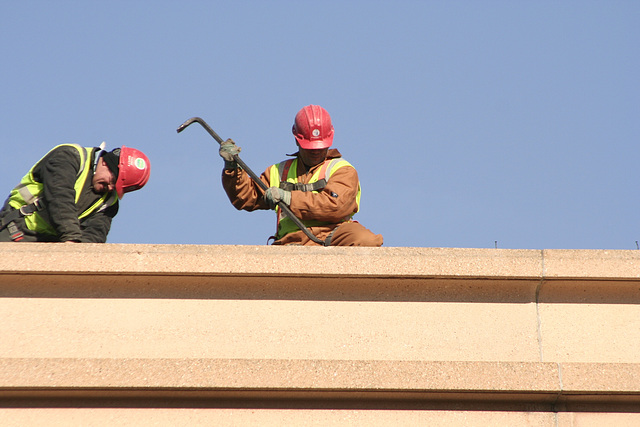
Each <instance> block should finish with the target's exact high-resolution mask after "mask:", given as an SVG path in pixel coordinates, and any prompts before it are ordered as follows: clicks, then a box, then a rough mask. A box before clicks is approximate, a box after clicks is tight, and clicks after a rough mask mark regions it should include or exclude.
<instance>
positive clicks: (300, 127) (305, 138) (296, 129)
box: [292, 105, 333, 150]
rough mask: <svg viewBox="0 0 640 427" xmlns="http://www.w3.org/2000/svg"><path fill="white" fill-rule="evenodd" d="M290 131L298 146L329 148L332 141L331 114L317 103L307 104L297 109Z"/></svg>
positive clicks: (313, 148)
mask: <svg viewBox="0 0 640 427" xmlns="http://www.w3.org/2000/svg"><path fill="white" fill-rule="evenodd" d="M292 131H293V135H294V136H295V138H296V141H298V144H300V147H302V148H304V149H306V150H317V149H321V148H329V147H331V144H332V143H333V125H332V124H331V116H329V113H327V110H325V109H324V108H322V107H321V106H319V105H307V106H306V107H304V108H302V110H300V111H298V114H296V120H295V122H294V123H293V129H292Z"/></svg>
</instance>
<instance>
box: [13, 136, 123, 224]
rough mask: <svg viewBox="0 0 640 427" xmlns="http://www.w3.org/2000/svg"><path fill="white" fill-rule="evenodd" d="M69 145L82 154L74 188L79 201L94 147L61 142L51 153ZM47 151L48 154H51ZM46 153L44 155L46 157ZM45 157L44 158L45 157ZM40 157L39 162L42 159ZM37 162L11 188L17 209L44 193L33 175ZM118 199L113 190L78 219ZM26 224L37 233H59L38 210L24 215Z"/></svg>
mask: <svg viewBox="0 0 640 427" xmlns="http://www.w3.org/2000/svg"><path fill="white" fill-rule="evenodd" d="M63 146H68V147H74V148H75V149H76V150H78V153H79V154H80V171H78V174H77V175H76V182H75V185H74V190H75V191H76V197H75V202H76V203H78V200H79V199H80V194H81V193H82V188H83V187H84V185H85V183H86V181H87V178H88V176H89V172H91V170H92V169H93V165H91V164H90V163H91V152H92V151H93V148H85V147H81V146H80V145H78V144H60V145H57V146H55V147H53V148H52V149H51V150H50V151H49V153H50V152H51V151H53V150H55V149H56V148H59V147H63ZM49 153H47V155H48V154H49ZM47 155H45V156H44V157H46V156H47ZM44 157H43V158H42V159H44ZM42 159H40V160H39V161H38V163H40V161H41V160H42ZM38 163H36V164H35V165H34V166H33V167H32V168H31V170H29V172H28V173H27V174H26V175H25V176H24V177H23V178H22V180H20V184H18V185H17V186H16V187H15V188H14V189H13V190H11V194H10V196H9V205H10V206H11V207H13V208H15V209H20V208H21V207H22V206H25V205H29V204H31V203H34V202H36V200H37V199H39V198H40V196H41V194H42V190H43V188H44V184H43V183H41V182H38V181H36V180H35V178H34V176H33V170H34V169H35V167H36V165H37V164H38ZM117 200H118V198H117V195H116V193H115V191H111V192H108V193H105V194H104V195H103V196H102V197H101V198H100V199H99V200H97V201H96V202H95V203H94V204H93V205H91V206H90V207H89V208H88V209H87V210H85V211H84V212H82V213H81V214H80V215H79V216H78V219H82V218H84V217H86V216H88V215H90V214H91V213H93V212H95V211H96V210H98V209H99V208H101V207H102V206H105V205H106V206H111V205H113V204H114V203H116V201H117ZM45 209H46V207H45ZM24 220H25V224H26V226H27V228H28V229H29V230H32V231H35V232H36V233H41V234H51V235H54V236H55V235H57V232H56V230H55V229H54V228H53V226H51V224H49V223H48V222H47V221H45V220H44V219H43V218H42V216H40V215H39V214H38V212H34V213H33V214H31V215H27V216H25V217H24Z"/></svg>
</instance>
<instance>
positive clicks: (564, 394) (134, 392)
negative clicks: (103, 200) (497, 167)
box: [0, 243, 640, 425]
mask: <svg viewBox="0 0 640 427" xmlns="http://www.w3.org/2000/svg"><path fill="white" fill-rule="evenodd" d="M0 318H2V319H3V322H2V324H0V342H1V343H2V344H3V345H2V346H0V406H2V407H4V408H5V409H4V410H0V417H2V414H11V415H10V416H17V415H19V414H21V413H20V412H19V410H18V409H19V408H25V409H24V410H25V411H28V408H31V409H33V408H41V409H46V408H49V409H51V410H54V409H64V410H69V411H71V410H72V408H81V407H82V408H103V409H105V410H106V411H105V412H102V413H103V414H109V415H105V416H120V413H119V412H118V410H119V409H121V408H136V409H142V408H156V409H159V410H160V409H163V408H164V409H185V408H203V409H205V410H206V409H211V410H213V412H207V417H209V416H211V418H210V419H218V420H219V419H222V418H224V417H225V416H226V415H225V414H227V413H226V412H224V409H228V408H244V409H250V410H253V409H254V408H255V409H259V408H262V409H264V408H272V409H274V410H283V411H286V410H288V409H291V410H292V411H294V412H296V413H299V414H303V413H305V412H304V411H305V410H307V409H309V408H314V409H324V410H328V411H331V410H334V409H347V410H349V411H350V412H348V414H349V417H351V416H355V414H356V413H357V411H358V410H359V409H367V410H380V411H382V412H384V411H389V412H387V413H388V414H390V413H393V414H394V417H403V418H402V419H405V420H409V419H410V418H411V417H413V416H417V418H415V419H420V420H421V421H424V420H426V419H427V418H428V417H427V412H429V411H443V413H444V412H447V411H452V412H457V413H460V411H467V412H466V413H469V414H470V413H472V412H473V411H476V412H473V414H474V417H476V418H474V419H478V418H477V417H480V418H481V416H480V415H479V414H481V413H488V412H497V411H507V412H509V411H511V414H513V413H514V412H516V411H521V412H522V413H535V412H560V411H565V413H570V412H575V413H578V412H580V413H583V414H585V413H593V412H595V411H604V412H609V413H613V412H618V413H621V412H627V413H633V415H637V414H640V409H639V408H640V377H639V373H640V251H574V250H515V251H514V250H501V249H455V248H303V247H269V246H205V245H200V246H195V245H111V244H105V245H97V244H96V245H91V244H87V245H85V244H83V245H63V244H13V243H3V244H0ZM218 409H222V411H219V410H218ZM111 410H113V411H111ZM425 410H428V411H425ZM16 411H18V412H17V413H16ZM394 411H395V412H394ZM402 411H405V412H402ZM411 411H416V412H415V414H413V413H412V412H411ZM469 411H471V412H469ZM401 412H402V415H400V413H401ZM28 413H29V414H31V412H28ZM33 413H34V414H36V413H40V414H42V416H44V417H46V416H47V415H46V414H49V413H50V412H47V411H40V412H33ZM116 413H117V414H116ZM131 413H132V414H133V413H134V412H131ZM135 413H136V414H141V412H135ZM158 413H160V412H158ZM162 413H163V414H167V413H166V412H162ZM271 413H272V414H273V413H275V412H271ZM283 413H284V412H283ZM418 413H419V415H417V414H418ZM431 413H435V412H431ZM111 414H116V415H111ZM212 414H214V415H212ZM245 414H249V412H246V413H245ZM306 414H307V415H305V416H309V414H308V413H306ZM411 414H413V415H411ZM380 416H382V417H384V416H383V415H380ZM443 416H444V415H443ZM217 417H222V418H217ZM405 417H406V418H405ZM461 417H462V418H460V419H461V420H462V421H464V416H462V415H461ZM36 418H37V417H36ZM312 418H313V417H312ZM454 418H455V417H454ZM304 419H307V420H308V419H309V418H304ZM397 419H400V418H397ZM495 419H508V422H507V423H511V424H514V423H515V424H517V425H522V423H521V421H523V419H522V418H518V417H511V416H509V417H507V418H500V416H497V418H495ZM542 419H544V422H545V424H541V425H554V423H555V425H559V420H561V418H560V417H555V418H554V417H552V418H540V420H542ZM562 419H563V420H567V423H572V422H574V421H575V420H577V418H571V417H569V418H567V417H564V418H562ZM590 419H593V420H597V417H595V418H590ZM621 419H623V418H620V417H609V418H607V420H609V421H610V420H621ZM628 419H630V420H632V421H633V422H635V421H637V420H638V419H639V418H638V417H631V418H628ZM39 420H40V421H41V420H42V419H39ZM430 420H431V421H434V420H436V421H437V419H434V418H431V419H430ZM492 420H494V418H492ZM460 423H462V424H464V422H460ZM460 423H459V424H460ZM549 423H551V424H549ZM276 424H277V423H276ZM569 425H570V424H569Z"/></svg>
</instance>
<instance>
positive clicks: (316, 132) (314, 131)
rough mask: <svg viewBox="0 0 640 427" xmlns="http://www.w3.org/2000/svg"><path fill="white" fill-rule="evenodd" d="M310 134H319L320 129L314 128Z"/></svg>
mask: <svg viewBox="0 0 640 427" xmlns="http://www.w3.org/2000/svg"><path fill="white" fill-rule="evenodd" d="M311 135H313V136H320V129H314V130H313V131H312V132H311Z"/></svg>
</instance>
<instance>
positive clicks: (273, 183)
mask: <svg viewBox="0 0 640 427" xmlns="http://www.w3.org/2000/svg"><path fill="white" fill-rule="evenodd" d="M344 166H351V164H350V163H349V162H348V161H346V160H344V159H342V158H335V159H327V160H325V161H324V163H323V164H322V166H321V167H319V168H317V169H316V171H315V172H314V174H313V175H312V176H311V179H310V180H309V183H308V184H307V185H304V186H303V185H302V184H300V186H302V187H306V188H294V189H299V190H302V191H311V192H313V193H318V192H320V191H321V190H322V188H317V189H314V185H313V184H315V183H318V182H320V181H322V180H327V181H328V180H329V178H330V177H331V175H332V174H333V172H335V171H337V170H338V169H340V168H342V167H344ZM297 171H298V158H295V159H289V160H285V161H283V162H280V163H278V164H275V165H273V166H271V170H270V171H269V187H281V188H284V187H287V186H289V187H290V185H288V184H286V183H290V184H293V185H295V184H298V173H297ZM283 176H284V177H285V179H282V177H283ZM281 184H282V185H281ZM285 189H286V188H285ZM359 209H360V183H358V193H357V194H356V212H357V211H358V210H359ZM276 213H277V231H276V235H275V238H276V240H279V239H281V238H283V237H284V236H285V235H287V234H289V233H292V232H294V231H298V230H299V228H298V226H297V225H295V223H294V222H293V221H292V220H291V219H290V218H289V217H287V216H285V215H282V212H280V208H279V207H278V206H276ZM354 214H355V212H354V213H352V214H350V215H348V216H347V217H345V218H343V219H342V220H341V221H340V222H345V221H349V220H350V219H351V217H353V215H354ZM302 223H303V224H304V225H305V227H307V228H308V227H318V226H326V225H331V224H335V222H326V221H317V220H304V221H302Z"/></svg>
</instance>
